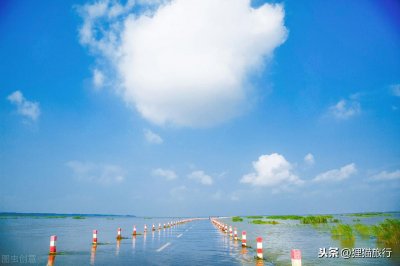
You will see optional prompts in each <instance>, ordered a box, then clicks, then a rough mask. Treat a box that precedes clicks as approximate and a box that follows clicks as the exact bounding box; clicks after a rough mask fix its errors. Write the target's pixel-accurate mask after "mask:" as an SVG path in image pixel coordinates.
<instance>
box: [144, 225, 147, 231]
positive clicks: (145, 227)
mask: <svg viewBox="0 0 400 266" xmlns="http://www.w3.org/2000/svg"><path fill="white" fill-rule="evenodd" d="M144 232H145V233H146V232H147V224H145V225H144Z"/></svg>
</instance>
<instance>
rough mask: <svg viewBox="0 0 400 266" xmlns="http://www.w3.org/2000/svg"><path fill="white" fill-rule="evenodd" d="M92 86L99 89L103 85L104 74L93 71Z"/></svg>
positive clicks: (97, 70) (96, 70)
mask: <svg viewBox="0 0 400 266" xmlns="http://www.w3.org/2000/svg"><path fill="white" fill-rule="evenodd" d="M93 85H94V87H95V88H96V89H99V88H101V87H103V85H104V74H103V72H102V71H100V70H99V69H97V68H95V69H94V70H93Z"/></svg>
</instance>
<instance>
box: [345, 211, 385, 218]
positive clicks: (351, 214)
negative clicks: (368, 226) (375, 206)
mask: <svg viewBox="0 0 400 266" xmlns="http://www.w3.org/2000/svg"><path fill="white" fill-rule="evenodd" d="M347 216H356V217H375V216H392V214H390V213H385V212H360V213H349V214H347Z"/></svg>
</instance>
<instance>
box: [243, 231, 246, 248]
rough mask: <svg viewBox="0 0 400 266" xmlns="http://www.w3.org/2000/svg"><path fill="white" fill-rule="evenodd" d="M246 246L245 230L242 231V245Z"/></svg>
mask: <svg viewBox="0 0 400 266" xmlns="http://www.w3.org/2000/svg"><path fill="white" fill-rule="evenodd" d="M246 246H247V240H246V231H243V232H242V247H246Z"/></svg>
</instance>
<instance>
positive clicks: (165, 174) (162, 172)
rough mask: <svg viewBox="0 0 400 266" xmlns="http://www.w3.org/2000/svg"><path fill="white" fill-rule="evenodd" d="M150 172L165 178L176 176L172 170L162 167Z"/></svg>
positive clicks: (172, 178)
mask: <svg viewBox="0 0 400 266" xmlns="http://www.w3.org/2000/svg"><path fill="white" fill-rule="evenodd" d="M152 174H153V175H155V176H161V177H165V179H166V180H174V179H177V178H178V175H177V174H176V173H175V172H174V171H172V170H168V169H162V168H157V169H154V170H153V171H152Z"/></svg>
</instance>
